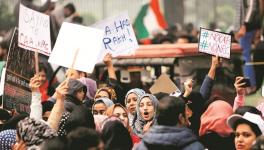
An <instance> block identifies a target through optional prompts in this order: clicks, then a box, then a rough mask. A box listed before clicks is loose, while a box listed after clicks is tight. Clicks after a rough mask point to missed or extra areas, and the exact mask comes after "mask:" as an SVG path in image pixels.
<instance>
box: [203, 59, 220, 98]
mask: <svg viewBox="0 0 264 150" xmlns="http://www.w3.org/2000/svg"><path fill="white" fill-rule="evenodd" d="M220 64H221V59H220V58H219V57H218V56H212V62H211V67H210V70H209V72H208V74H207V76H206V77H205V78H204V80H203V83H202V86H201V88H200V93H201V95H202V97H203V99H204V100H206V101H207V100H208V99H209V97H210V96H211V92H212V89H213V85H214V80H215V73H216V69H217V67H219V66H220Z"/></svg>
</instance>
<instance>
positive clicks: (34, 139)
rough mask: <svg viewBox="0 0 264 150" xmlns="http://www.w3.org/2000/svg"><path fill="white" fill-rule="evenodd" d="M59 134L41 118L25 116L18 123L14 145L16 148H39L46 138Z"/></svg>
mask: <svg viewBox="0 0 264 150" xmlns="http://www.w3.org/2000/svg"><path fill="white" fill-rule="evenodd" d="M54 136H57V133H56V131H55V130H53V129H51V128H50V127H49V125H47V124H46V123H45V122H43V121H41V120H35V119H32V118H25V119H23V120H21V121H20V122H19V123H18V126H17V139H16V143H15V145H14V149H15V150H16V149H17V148H19V147H21V146H22V147H25V148H26V149H37V148H39V147H40V145H41V144H42V143H43V141H44V140H45V139H50V138H53V137H54Z"/></svg>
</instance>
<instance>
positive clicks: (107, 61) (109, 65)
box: [104, 53, 117, 80]
mask: <svg viewBox="0 0 264 150" xmlns="http://www.w3.org/2000/svg"><path fill="white" fill-rule="evenodd" d="M104 63H105V65H106V67H107V71H108V77H109V79H115V80H117V78H116V74H115V68H114V65H113V62H112V55H111V54H110V53H107V54H106V55H105V57H104Z"/></svg>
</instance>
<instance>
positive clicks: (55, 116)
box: [48, 79, 68, 130]
mask: <svg viewBox="0 0 264 150" xmlns="http://www.w3.org/2000/svg"><path fill="white" fill-rule="evenodd" d="M67 92H68V80H67V79H66V80H65V81H63V82H62V83H61V84H60V85H59V86H58V87H57V88H56V95H57V100H56V103H55V104H54V106H53V109H52V110H51V113H50V116H49V119H48V124H49V125H50V127H51V128H53V129H55V130H58V126H59V122H60V119H61V116H62V114H63V112H64V99H65V95H66V94H67Z"/></svg>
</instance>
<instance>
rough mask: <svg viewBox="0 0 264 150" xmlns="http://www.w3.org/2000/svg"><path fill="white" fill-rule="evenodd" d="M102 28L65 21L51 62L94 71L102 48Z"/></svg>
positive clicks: (80, 69) (89, 71)
mask: <svg viewBox="0 0 264 150" xmlns="http://www.w3.org/2000/svg"><path fill="white" fill-rule="evenodd" d="M103 36H104V32H103V31H102V30H98V29H93V28H90V27H85V26H81V25H77V24H72V23H67V22H64V23H63V24H62V27H61V29H60V32H59V35H58V38H57V41H56V43H55V46H54V48H53V51H52V53H51V55H50V57H49V62H50V63H53V64H56V65H59V66H63V67H67V68H71V69H75V70H79V71H83V72H88V73H92V72H93V69H94V66H95V64H96V62H97V58H98V55H99V53H100V51H101V50H102V43H101V39H102V38H103Z"/></svg>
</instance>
